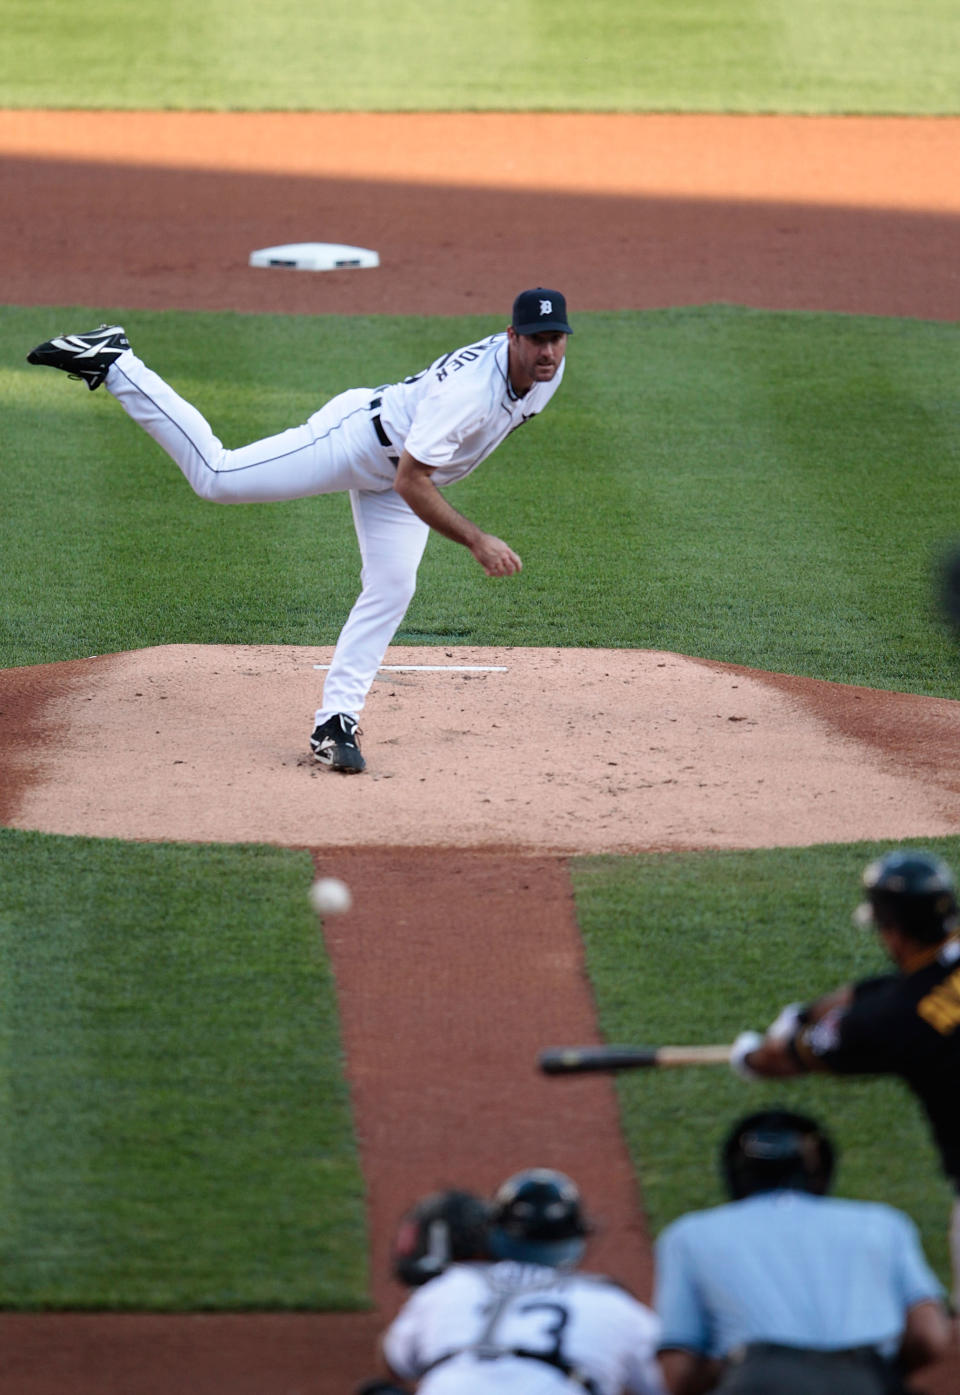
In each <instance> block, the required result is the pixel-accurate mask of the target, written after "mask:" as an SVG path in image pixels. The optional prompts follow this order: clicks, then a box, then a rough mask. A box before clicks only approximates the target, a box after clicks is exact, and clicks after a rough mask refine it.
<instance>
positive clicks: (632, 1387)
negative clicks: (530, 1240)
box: [383, 1260, 664, 1395]
mask: <svg viewBox="0 0 960 1395" xmlns="http://www.w3.org/2000/svg"><path fill="white" fill-rule="evenodd" d="M659 1333H660V1324H659V1321H658V1319H657V1318H656V1316H655V1315H654V1314H653V1313H652V1312H651V1311H650V1309H649V1308H646V1307H645V1306H644V1305H643V1304H642V1303H639V1302H638V1301H637V1300H636V1299H635V1298H633V1297H631V1295H630V1294H629V1293H627V1292H625V1291H624V1290H623V1289H621V1288H620V1287H618V1285H616V1284H614V1283H612V1282H611V1281H610V1280H609V1279H604V1278H601V1277H600V1276H597V1275H591V1274H577V1273H572V1274H571V1273H564V1272H562V1271H559V1270H556V1269H546V1268H543V1267H541V1266H540V1265H530V1264H516V1263H513V1262H512V1261H510V1260H504V1261H501V1262H500V1263H497V1264H452V1265H451V1266H450V1268H449V1269H447V1270H445V1271H444V1273H443V1274H441V1275H440V1276H439V1278H436V1279H432V1280H431V1281H430V1282H429V1283H427V1284H424V1286H423V1287H422V1288H419V1289H416V1290H415V1292H414V1293H413V1296H412V1297H411V1298H410V1299H409V1300H408V1301H407V1303H406V1304H405V1305H404V1307H403V1308H402V1309H401V1310H400V1312H399V1313H398V1314H397V1316H396V1318H395V1319H394V1321H393V1322H392V1323H391V1325H390V1327H389V1328H388V1329H387V1331H386V1333H385V1334H384V1338H383V1352H384V1356H385V1357H386V1359H387V1361H388V1362H389V1364H390V1367H391V1369H392V1370H393V1371H394V1372H395V1374H396V1375H397V1376H399V1377H401V1378H402V1379H404V1380H410V1381H418V1382H419V1384H418V1386H417V1389H418V1391H419V1392H420V1395H463V1392H464V1391H470V1392H471V1395H563V1393H564V1392H567V1395H570V1392H573V1391H575V1390H577V1389H579V1388H580V1387H578V1386H576V1385H574V1383H573V1380H572V1378H571V1377H570V1375H569V1374H565V1372H570V1371H573V1370H576V1371H578V1372H579V1373H580V1374H581V1377H582V1378H586V1379H588V1380H589V1381H590V1382H592V1385H591V1386H588V1387H587V1388H588V1389H593V1390H594V1391H595V1392H596V1395H620V1392H621V1391H626V1392H630V1395H663V1390H664V1387H663V1384H662V1381H661V1376H660V1368H659V1366H658V1364H657V1362H656V1358H655V1352H656V1347H657V1340H658V1337H659ZM517 1352H524V1353H529V1355H523V1356H518V1355H517V1354H516V1353H517Z"/></svg>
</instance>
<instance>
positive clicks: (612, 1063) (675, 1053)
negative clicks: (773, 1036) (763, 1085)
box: [539, 1046, 730, 1075]
mask: <svg viewBox="0 0 960 1395" xmlns="http://www.w3.org/2000/svg"><path fill="white" fill-rule="evenodd" d="M729 1060H730V1047H729V1046H554V1047H551V1048H550V1049H549V1050H548V1051H542V1052H541V1053H540V1058H539V1065H540V1070H541V1071H542V1072H543V1074H544V1075H579V1074H581V1073H582V1072H584V1071H597V1070H599V1071H614V1070H644V1069H648V1068H650V1067H653V1066H659V1067H663V1066H718V1065H726V1064H727V1063H728V1062H729Z"/></svg>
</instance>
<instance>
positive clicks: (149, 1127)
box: [0, 829, 367, 1309]
mask: <svg viewBox="0 0 960 1395" xmlns="http://www.w3.org/2000/svg"><path fill="white" fill-rule="evenodd" d="M312 876H313V871H312V863H311V860H310V858H309V856H307V855H306V854H305V853H293V852H286V851H283V850H280V849H276V848H261V847H211V846H205V847H191V846H186V845H180V846H178V845H175V844H170V845H164V846H162V847H151V846H145V845H138V844H126V843H120V842H113V841H101V840H96V839H83V838H56V837H43V836H40V835H36V834H29V833H17V832H12V831H11V830H9V829H0V888H2V897H0V1306H2V1307H5V1308H57V1307H69V1308H88V1307H109V1308H115V1309H119V1308H125V1309H154V1308H159V1309H170V1308H174V1309H180V1308H227V1309H229V1308H250V1307H256V1308H262V1309H269V1308H357V1307H362V1306H364V1304H365V1302H366V1291H367V1273H366V1254H367V1242H366V1224H365V1217H364V1192H363V1182H362V1179H361V1177H360V1174H359V1170H358V1165H357V1157H356V1150H355V1144H354V1139H353V1131H352V1121H351V1115H350V1108H349V1099H348V1096H347V1091H346V1087H345V1085H344V1082H343V1077H342V1060H341V1055H340V1046H339V1034H338V1025H337V1024H338V1018H337V1010H336V1002H335V998H334V991H333V983H332V979H331V976H330V972H329V967H328V965H327V963H326V957H325V954H324V952H323V948H322V941H321V939H320V936H319V934H318V930H317V922H316V917H315V916H314V914H313V912H312V911H311V910H310V908H309V906H308V904H307V897H306V890H307V888H308V887H309V885H310V881H311V878H312Z"/></svg>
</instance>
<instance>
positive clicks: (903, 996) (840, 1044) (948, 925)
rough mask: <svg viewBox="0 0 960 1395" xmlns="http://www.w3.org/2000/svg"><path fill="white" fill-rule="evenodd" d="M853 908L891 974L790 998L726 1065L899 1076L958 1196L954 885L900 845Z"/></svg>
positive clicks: (959, 1266)
mask: <svg viewBox="0 0 960 1395" xmlns="http://www.w3.org/2000/svg"><path fill="white" fill-rule="evenodd" d="M863 890H864V893H865V895H864V900H863V903H862V904H861V905H860V906H858V908H857V910H856V911H855V912H854V919H855V920H856V921H857V922H858V923H859V924H861V925H865V926H869V927H872V928H873V929H874V930H875V931H876V932H877V934H878V935H879V937H880V939H881V940H882V942H883V946H884V948H885V950H886V952H887V954H888V956H889V958H890V959H891V960H892V961H893V964H894V965H895V971H894V972H893V973H887V974H881V975H879V976H878V977H875V978H868V979H862V980H861V981H860V982H859V983H855V984H853V985H852V986H846V987H843V988H840V989H837V990H836V991H835V992H833V993H830V994H828V995H826V996H825V997H823V998H820V999H818V1000H817V1001H816V1002H813V1003H810V1004H808V1005H806V1006H803V1005H801V1004H799V1003H791V1004H789V1005H788V1006H787V1007H785V1008H784V1009H783V1010H782V1011H781V1013H780V1014H779V1016H778V1017H777V1018H776V1020H775V1021H774V1022H773V1023H772V1024H771V1026H770V1027H768V1028H767V1031H766V1034H765V1035H764V1036H761V1035H760V1034H759V1033H757V1032H741V1034H740V1035H739V1037H738V1038H737V1040H736V1042H735V1043H734V1047H733V1051H732V1053H731V1065H732V1067H733V1069H734V1071H735V1072H736V1073H737V1074H738V1075H740V1076H742V1077H743V1078H745V1079H747V1080H754V1079H757V1078H760V1077H768V1076H792V1075H802V1074H804V1073H806V1072H808V1071H830V1072H833V1073H835V1074H838V1075H858V1074H865V1075H899V1076H900V1077H901V1078H902V1079H903V1080H904V1081H906V1083H907V1085H909V1087H910V1089H911V1090H913V1092H914V1093H915V1095H916V1096H917V1098H918V1099H919V1101H920V1103H921V1105H922V1106H923V1108H924V1110H925V1112H926V1115H927V1118H928V1120H929V1123H930V1127H931V1130H932V1132H933V1138H934V1142H935V1143H936V1146H937V1149H938V1151H939V1154H940V1160H941V1164H942V1166H943V1171H944V1172H945V1173H946V1175H947V1177H948V1178H949V1179H950V1181H951V1182H952V1184H953V1187H954V1190H955V1192H956V1193H957V1196H958V1197H960V1031H958V1030H957V1028H958V1027H960V938H958V934H957V925H958V920H957V895H956V884H955V881H954V878H953V875H952V873H951V871H950V869H949V868H948V867H947V866H946V864H945V863H944V862H942V861H941V860H940V859H939V858H937V857H934V856H932V855H931V854H929V853H926V852H919V851H914V850H912V849H906V848H898V849H894V850H893V851H892V852H888V853H887V854H885V856H883V857H881V858H878V859H877V861H875V862H871V863H870V864H869V866H868V867H867V868H866V870H865V871H864V873H863ZM950 1250H951V1256H952V1263H953V1298H954V1305H955V1306H956V1304H957V1302H958V1301H960V1200H956V1201H955V1202H954V1206H953V1215H952V1222H951V1228H950Z"/></svg>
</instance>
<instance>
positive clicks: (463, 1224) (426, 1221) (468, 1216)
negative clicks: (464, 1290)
mask: <svg viewBox="0 0 960 1395" xmlns="http://www.w3.org/2000/svg"><path fill="white" fill-rule="evenodd" d="M489 1219H490V1206H489V1203H488V1202H486V1201H482V1200H481V1199H480V1197H478V1196H474V1194H473V1193H472V1192H465V1191H457V1190H454V1189H451V1190H449V1191H443V1192H431V1194H430V1195H429V1196H424V1197H421V1198H420V1200H419V1201H417V1202H415V1203H414V1205H413V1206H411V1208H410V1210H409V1211H407V1212H406V1213H405V1215H404V1216H403V1217H402V1218H401V1220H400V1224H399V1225H398V1227H397V1233H396V1235H395V1236H394V1240H393V1248H392V1253H391V1260H390V1262H391V1268H392V1270H393V1276H394V1278H396V1279H399V1280H400V1282H401V1283H402V1284H406V1285H407V1286H408V1287H409V1288H418V1287H419V1286H420V1285H421V1284H425V1283H427V1281H428V1280H429V1279H435V1278H436V1277H437V1275H438V1274H442V1273H443V1271H444V1269H446V1267H447V1265H448V1264H454V1263H457V1262H460V1261H464V1260H471V1259H487V1258H489V1250H488V1240H487V1224H488V1222H489Z"/></svg>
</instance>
